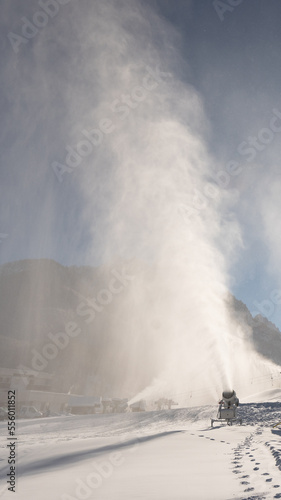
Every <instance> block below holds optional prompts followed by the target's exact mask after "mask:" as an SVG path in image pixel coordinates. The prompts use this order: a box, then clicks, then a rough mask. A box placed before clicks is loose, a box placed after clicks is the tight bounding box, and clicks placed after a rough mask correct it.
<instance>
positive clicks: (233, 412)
mask: <svg viewBox="0 0 281 500" xmlns="http://www.w3.org/2000/svg"><path fill="white" fill-rule="evenodd" d="M238 406H239V399H238V397H237V396H236V392H235V391H223V393H222V399H221V400H220V401H219V408H218V413H217V418H216V419H214V418H211V427H213V424H214V422H221V421H225V422H226V423H227V425H232V424H233V423H234V422H239V423H240V425H241V424H242V418H238V417H237V407H238Z"/></svg>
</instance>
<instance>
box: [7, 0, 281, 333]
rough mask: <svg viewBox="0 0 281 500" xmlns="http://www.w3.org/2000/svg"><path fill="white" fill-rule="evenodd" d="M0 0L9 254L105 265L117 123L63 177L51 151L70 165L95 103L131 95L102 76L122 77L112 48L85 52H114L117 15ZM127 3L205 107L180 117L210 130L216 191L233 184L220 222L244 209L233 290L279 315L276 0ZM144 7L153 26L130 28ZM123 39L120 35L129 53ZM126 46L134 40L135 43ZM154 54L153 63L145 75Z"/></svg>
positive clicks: (78, 5) (142, 31)
mask: <svg viewBox="0 0 281 500" xmlns="http://www.w3.org/2000/svg"><path fill="white" fill-rule="evenodd" d="M1 4H2V5H1V21H0V26H1V41H2V43H1V75H0V79H1V101H0V102H1V104H0V106H1V119H2V120H1V123H2V126H1V136H0V142H1V184H0V193H1V197H0V203H1V212H0V262H1V263H5V262H9V261H13V260H19V259H25V258H41V257H47V258H53V259H55V260H57V261H59V262H61V263H62V264H66V265H71V264H78V265H83V264H87V265H88V264H93V265H97V264H99V263H100V262H101V261H102V260H103V244H102V241H103V236H104V232H106V231H107V230H108V228H107V227H106V228H105V222H104V221H105V220H107V217H108V212H109V211H110V209H111V206H112V205H111V203H109V201H108V200H112V199H114V196H115V193H114V185H113V183H109V182H108V179H109V178H110V177H111V176H112V165H111V159H110V158H107V152H106V148H107V141H106V139H107V133H111V132H106V130H107V131H108V129H109V128H110V125H109V124H108V123H107V124H104V133H103V135H102V139H101V141H102V143H101V144H100V145H99V146H98V148H99V149H97V148H96V149H94V151H93V152H91V154H89V155H88V156H87V154H86V153H85V158H84V159H83V161H81V165H80V164H79V166H77V168H76V170H75V169H74V170H73V171H72V172H70V167H69V169H68V170H69V171H67V172H66V171H65V172H63V173H62V174H61V177H60V178H59V175H56V173H55V172H54V164H55V163H54V162H57V164H58V163H60V164H64V165H66V161H65V160H66V155H67V150H66V147H67V145H68V146H69V147H70V148H74V149H75V145H76V144H77V143H78V142H79V141H80V140H82V139H83V138H84V139H85V135H83V133H82V131H83V130H87V131H88V130H90V129H92V128H95V127H97V124H98V123H99V120H100V118H101V117H102V118H107V117H108V115H107V114H105V113H104V114H101V113H102V112H101V111H99V113H96V115H95V112H94V110H95V109H96V107H97V102H98V103H99V105H102V106H103V103H105V108H106V105H108V103H111V104H112V103H113V101H114V99H121V97H120V96H121V94H120V91H119V89H120V88H121V87H120V82H119V83H118V85H117V84H116V89H117V88H118V91H117V90H116V93H115V94H114V88H110V91H109V90H108V91H107V87H106V88H105V86H104V82H105V81H106V79H108V81H110V82H112V81H114V78H115V74H114V71H113V69H112V68H114V61H111V60H110V57H109V56H108V55H107V56H106V58H104V59H103V61H102V62H101V61H100V60H99V64H98V65H95V64H90V62H89V61H91V58H92V57H93V58H94V57H97V58H99V57H100V56H99V54H108V53H107V52H103V50H104V46H106V44H107V39H106V36H105V37H104V38H103V37H102V36H101V35H100V34H101V33H102V28H103V26H102V21H101V20H102V19H104V17H103V16H105V18H106V15H107V14H106V12H101V10H102V9H101V7H100V6H99V2H97V1H90V0H61V1H60V2H59V1H57V2H51V1H50V2H48V1H47V0H45V1H44V0H42V2H40V1H33V0H27V1H24V2H22V1H21V0H14V1H13V2H1ZM107 4H108V5H109V4H110V2H106V1H105V2H104V5H105V6H107ZM119 4H120V13H121V14H122V9H123V12H125V11H126V13H127V20H126V21H124V23H123V26H122V29H124V33H126V30H127V31H128V33H130V36H131V37H132V36H133V37H135V43H136V47H137V46H138V43H139V44H140V45H141V46H143V47H145V43H146V38H149V40H150V42H149V43H150V45H149V47H148V48H147V51H148V52H149V57H148V59H149V60H150V61H152V60H153V58H154V59H155V66H157V65H158V66H159V64H160V66H161V70H162V71H164V72H165V71H166V72H167V73H169V74H171V75H172V76H171V77H170V78H173V74H174V75H176V77H177V81H179V82H182V84H184V85H188V86H189V88H192V89H193V93H194V96H195V97H194V99H195V101H196V99H197V97H198V102H199V101H200V109H201V108H202V109H203V112H202V114H200V119H197V118H196V116H197V115H196V116H195V118H194V123H193V122H192V118H191V117H192V113H190V116H189V117H188V123H184V122H185V119H184V117H182V123H184V124H185V126H187V127H189V128H190V129H191V130H193V129H194V133H196V134H197V133H198V134H199V135H200V136H203V139H204V144H205V146H206V150H207V151H208V156H209V158H210V164H211V165H212V167H211V168H210V172H209V175H210V178H211V179H213V180H212V182H213V183H214V186H215V188H216V189H217V191H216V193H219V194H218V196H224V192H225V191H227V196H229V199H231V203H230V204H229V205H228V209H227V211H226V213H225V214H224V223H225V224H227V221H231V222H233V220H235V222H236V223H237V225H238V226H239V234H240V242H239V244H237V245H236V244H235V246H234V248H235V250H234V252H233V254H231V252H230V254H229V255H231V256H229V257H228V268H229V273H230V275H231V283H232V291H233V292H234V293H235V295H236V296H237V297H238V298H241V299H242V300H243V301H245V302H246V303H247V305H248V307H249V309H250V310H251V312H254V311H257V310H258V309H259V308H260V307H261V306H258V305H257V303H260V304H261V303H262V304H263V305H262V312H263V314H264V315H267V316H268V318H269V319H270V320H271V321H273V322H274V323H276V324H278V326H279V327H280V326H281V314H280V311H281V305H280V304H279V302H281V300H280V299H279V297H278V292H277V290H281V252H280V236H279V234H280V230H279V226H280V221H279V218H280V217H279V216H280V209H281V201H280V199H281V198H280V195H279V193H280V189H281V164H280V149H281V147H280V138H281V98H280V82H281V65H280V53H281V50H280V49H281V30H280V19H281V4H280V1H278V0H244V1H243V0H242V1H239V0H228V2H227V1H224V2H214V1H212V0H200V1H198V0H193V1H192V0H190V1H188V0H177V1H173V0H159V1H156V0H149V1H147V2H144V1H142V2H139V3H138V2H130V0H127V1H120V2H119V0H117V1H116V5H117V7H118V5H119ZM138 6H139V7H138ZM138 8H140V9H142V11H143V12H147V16H148V17H149V16H152V12H153V11H154V13H153V16H155V17H154V20H158V19H159V23H158V21H157V29H156V28H155V31H154V28H153V22H151V24H150V25H149V27H144V25H143V24H141V23H140V24H136V26H135V27H134V22H133V21H132V19H134V16H135V17H137V14H135V13H134V12H137V9H138ZM42 9H43V10H42ZM104 9H105V11H106V7H105V8H104ZM131 10H132V13H131V12H130V11H131ZM42 12H43V14H42ZM40 13H41V14H40ZM121 14H120V16H121ZM114 15H115V16H117V14H116V13H115V14H114ZM128 19H129V21H130V22H129V21H128ZM31 21H32V24H30V22H31ZM36 23H37V28H36V26H35V25H34V24H36ZM111 23H112V26H111V27H110V30H111V31H110V30H109V29H108V26H105V27H104V32H105V33H107V37H108V36H111V35H110V34H111V33H113V34H112V36H113V37H114V16H112V18H111ZM126 23H127V24H126ZM168 25H170V27H169V28H167V29H168V30H169V35H167V38H165V37H166V29H165V26H166V27H168ZM146 30H147V32H146ZM125 38H126V37H125V35H124V40H121V39H120V40H119V39H118V38H117V40H118V43H119V42H120V61H121V62H122V63H123V59H122V57H123V58H125V57H126V53H125V52H124V53H123V52H122V46H123V45H122V44H123V43H124V44H126V39H125ZM163 40H166V41H165V45H163ZM152 41H153V43H152ZM115 43H116V42H115ZM128 50H131V51H132V53H133V50H134V47H133V48H132V49H130V48H129V49H128ZM93 60H94V59H93ZM136 64H137V63H136ZM150 66H152V64H151V65H150ZM146 67H147V62H144V74H145V71H147V69H145V68H146ZM97 68H99V70H97ZM139 71H140V70H139V69H137V70H136V74H137V72H139ZM101 73H102V75H101ZM138 74H139V75H140V74H141V73H138ZM116 78H117V79H118V76H117V77H116ZM167 78H168V77H167ZM141 81H143V76H142V77H141ZM154 81H155V80H154ZM150 84H151V81H150ZM108 88H109V87H108ZM178 88H179V93H180V91H181V87H180V86H179V87H178ZM127 91H128V89H126V88H124V89H123V92H124V94H126V92H127ZM149 92H150V91H149ZM151 92H153V90H151ZM122 95H123V94H122ZM180 97H181V95H180V94H179V98H180ZM195 101H194V106H195V107H197V106H198V107H199V105H198V103H197V101H196V102H195ZM136 102H137V103H138V105H139V107H141V106H144V105H145V103H142V102H140V101H135V103H136ZM139 102H140V104H139ZM89 109H93V112H92V113H89ZM130 109H131V108H130ZM143 113H144V115H145V111H144V112H143ZM196 113H197V111H196ZM200 113H201V112H200ZM83 117H85V119H84V120H83ZM98 117H99V118H98ZM148 120H149V117H148ZM100 137H101V136H100ZM141 139H142V138H141V137H140V141H141ZM120 147H121V146H120ZM145 147H146V144H143V148H144V149H145ZM101 148H102V149H101ZM71 151H73V149H71ZM100 151H102V153H100ZM116 155H117V156H118V151H116ZM72 160H73V162H75V158H72ZM76 161H78V160H77V156H76ZM93 161H94V162H96V164H97V165H98V164H99V165H100V164H102V169H101V168H100V170H99V182H98V184H97V186H96V188H95V191H94V194H92V196H93V197H94V199H92V203H91V205H90V206H88V205H87V206H86V207H85V198H84V195H85V190H86V182H85V178H87V168H90V167H89V164H90V162H93ZM175 161H176V158H175ZM57 164H56V165H57ZM79 169H80V170H79ZM82 171H83V173H81V172H82ZM82 175H83V176H84V181H83V183H82V182H81V183H80V178H81V177H82ZM89 179H90V178H89ZM60 181H61V182H60ZM89 182H90V180H89ZM208 193H209V191H207V190H206V192H205V193H204V192H203V193H201V192H200V193H199V195H198V193H197V194H195V195H194V197H193V204H194V207H195V210H197V211H198V210H199V211H200V210H202V207H203V209H206V210H208V203H209V201H210V194H208ZM87 196H89V193H88V194H87ZM198 196H199V199H198ZM105 200H106V201H105ZM211 202H212V193H211ZM132 203H133V200H132ZM194 207H193V208H194ZM206 207H207V208H206ZM89 220H91V230H89ZM132 248H133V245H132ZM129 255H130V256H132V251H130V252H129ZM137 257H138V258H139V257H141V255H137ZM145 257H146V258H147V255H146V256H145ZM280 295H281V294H280ZM263 301H267V302H263ZM255 302H256V304H255Z"/></svg>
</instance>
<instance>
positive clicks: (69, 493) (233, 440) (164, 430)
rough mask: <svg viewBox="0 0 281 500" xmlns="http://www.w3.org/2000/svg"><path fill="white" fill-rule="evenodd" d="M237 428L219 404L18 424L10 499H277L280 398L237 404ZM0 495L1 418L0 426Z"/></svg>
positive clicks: (280, 487)
mask: <svg viewBox="0 0 281 500" xmlns="http://www.w3.org/2000/svg"><path fill="white" fill-rule="evenodd" d="M239 412H240V416H242V418H243V425H242V426H240V425H237V426H236V425H233V426H231V427H229V426H226V425H225V424H220V423H216V424H215V427H214V428H210V418H211V417H214V416H215V414H216V407H195V408H188V409H184V408H182V409H177V410H169V411H161V412H144V413H129V414H123V415H110V414H109V415H93V416H79V417H78V416H76V417H71V416H69V417H54V418H44V419H40V420H29V421H24V420H22V421H18V426H17V437H18V440H17V445H16V446H17V464H18V467H17V480H16V484H17V486H16V493H15V494H13V498H15V499H17V500H33V499H34V500H35V499H36V500H37V499H39V498H40V500H50V498H52V499H57V500H85V499H99V500H133V499H142V500H152V499H153V500H156V499H157V500H162V499H165V500H177V499H181V500H196V499H197V500H209V499H210V500H220V499H221V500H230V499H236V500H238V499H240V500H245V499H263V498H265V499H273V498H274V499H275V498H281V471H280V469H281V450H280V448H281V446H280V439H281V431H280V430H278V427H276V428H275V429H273V428H272V426H273V425H274V424H276V423H278V420H279V418H281V417H280V415H281V403H276V402H275V403H253V404H242V406H241V408H240V410H239ZM0 433H1V436H2V443H1V465H2V467H1V478H2V482H1V488H0V498H5V499H6V498H12V497H11V493H10V492H9V491H7V489H6V485H5V482H6V477H7V476H6V474H7V458H8V450H7V448H6V444H7V441H6V438H5V435H6V434H7V431H6V422H2V423H1V424H0Z"/></svg>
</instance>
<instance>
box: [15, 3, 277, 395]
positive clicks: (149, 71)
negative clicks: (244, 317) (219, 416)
mask: <svg viewBox="0 0 281 500" xmlns="http://www.w3.org/2000/svg"><path fill="white" fill-rule="evenodd" d="M12 29H14V30H15V28H13V27H11V28H10V30H12ZM55 30H56V31H55ZM54 33H55V35H54ZM31 46H32V50H31ZM180 47H181V40H180V37H179V35H178V33H177V32H176V31H175V30H174V28H173V27H172V26H171V25H169V24H168V23H167V22H166V21H164V20H163V19H162V18H160V16H158V15H157V14H156V12H154V11H153V10H152V9H151V8H150V7H149V6H147V5H146V4H145V3H142V2H137V1H134V0H129V1H126V0H120V1H119V0H118V1H113V0H112V1H107V2H104V3H102V2H97V1H96V2H92V1H85V2H79V3H78V2H73V1H72V2H68V3H67V5H65V6H64V7H63V8H62V7H61V10H60V12H59V14H58V15H56V17H54V19H49V22H48V26H46V28H45V29H44V30H43V31H42V32H40V33H37V34H36V37H35V36H34V39H32V42H30V52H27V51H28V47H27V44H25V43H24V46H22V47H18V48H19V51H18V53H17V61H18V62H17V64H19V65H20V64H22V75H23V80H22V88H23V89H24V93H26V95H27V96H28V97H29V102H31V104H32V107H33V109H34V116H36V113H35V111H36V110H38V111H37V112H38V113H39V114H40V116H41V119H42V116H44V119H45V121H46V128H47V129H49V130H48V135H47V136H48V144H47V145H46V148H47V150H48V152H47V153H46V154H45V156H44V161H46V160H47V161H48V168H49V170H48V175H49V174H51V175H52V182H50V181H49V177H48V175H47V174H46V172H45V171H44V173H42V174H41V170H42V168H41V167H40V166H39V167H38V163H36V161H35V160H36V157H34V156H33V158H32V162H31V163H32V165H31V167H30V169H31V170H29V172H31V173H32V177H31V178H32V187H36V186H37V182H39V181H38V179H40V182H41V180H42V177H43V179H45V178H46V177H47V178H48V182H46V184H45V194H44V199H45V206H46V210H45V212H44V214H45V215H44V221H45V222H46V224H43V225H44V231H45V229H46V228H47V235H45V238H46V241H47V242H48V245H47V246H48V248H49V252H50V253H51V250H52V243H53V240H52V231H53V229H54V227H55V225H56V224H57V221H56V220H55V218H56V215H55V211H54V208H53V205H54V203H58V199H59V202H60V204H61V205H60V206H61V207H62V211H67V210H69V209H71V213H72V224H71V228H70V229H69V228H67V227H65V226H63V222H61V224H62V226H61V227H62V228H63V231H67V229H68V231H69V232H70V234H71V242H72V241H73V240H80V241H81V246H83V245H82V243H83V241H82V240H83V238H86V237H87V241H90V251H87V255H86V259H87V263H90V262H93V263H96V262H97V261H102V262H103V263H113V262H115V261H116V260H118V261H119V262H129V269H130V273H131V274H132V275H133V276H134V280H133V281H132V283H131V284H130V287H129V288H130V289H129V291H127V293H126V296H124V297H121V296H120V298H119V299H118V303H117V302H116V304H114V314H112V328H113V329H114V331H115V332H116V333H115V337H116V342H115V343H114V345H113V346H112V352H111V356H112V357H114V350H116V349H117V350H118V351H119V352H122V353H123V355H124V358H127V359H129V360H130V362H129V363H127V365H126V370H125V371H122V370H121V368H120V369H119V373H118V377H117V383H118V384H119V386H120V393H121V392H123V394H126V395H134V394H137V395H136V398H138V397H145V398H157V397H158V396H159V397H160V396H165V397H173V398H175V399H177V400H178V401H184V400H185V394H186V393H187V392H190V391H194V394H197V395H201V396H202V397H200V398H198V399H197V401H198V403H202V402H204V401H206V397H207V398H209V399H208V401H207V402H210V400H212V401H215V398H217V397H218V395H219V394H220V392H221V391H222V390H223V389H232V388H237V387H239V386H241V384H242V381H243V384H244V387H245V386H246V382H245V381H247V380H250V378H251V375H253V373H258V374H259V373H261V370H262V371H263V370H265V371H267V367H266V366H265V364H264V362H260V361H259V360H258V358H257V357H256V356H255V355H254V354H253V351H252V349H251V345H250V337H251V333H250V332H244V331H243V327H239V326H238V325H237V324H235V321H234V319H233V318H230V316H229V312H228V308H227V306H226V300H227V293H228V290H229V285H230V278H229V269H230V267H231V265H232V264H233V261H234V259H235V252H236V251H237V250H238V249H239V247H240V246H241V234H240V228H239V224H238V223H237V220H236V218H235V216H234V215H233V210H232V207H233V203H234V202H235V200H234V196H233V194H231V192H230V191H227V190H223V189H220V187H219V186H218V184H217V183H216V182H215V180H214V179H215V172H216V171H217V165H216V161H215V159H214V158H212V156H211V155H210V154H209V152H208V150H207V148H206V138H207V137H208V134H209V127H210V124H209V123H208V118H207V116H206V114H205V112H204V105H203V102H202V99H201V97H200V95H199V94H198V92H197V91H196V89H195V88H193V87H192V86H191V85H189V84H187V83H186V82H184V81H183V77H182V75H183V74H184V73H188V68H187V66H186V62H185V61H184V60H183V59H182V57H181V56H180ZM27 54H29V55H27ZM21 57H22V58H23V59H21ZM21 61H24V62H21ZM34 61H35V62H36V63H37V64H38V67H37V70H36V71H35V73H34V74H33V75H32V79H33V80H34V81H35V82H36V83H37V86H36V87H37V92H35V93H34V94H32V99H31V97H30V95H29V92H30V90H29V87H28V77H27V73H28V68H29V66H30V64H31V63H33V62H34ZM184 70H185V71H184ZM13 71H14V68H13V67H11V68H10V72H9V75H10V77H11V78H10V79H12V75H13ZM46 93H47V94H49V96H50V101H51V102H52V107H51V109H48V106H47V105H45V106H44V107H42V106H41V97H42V96H43V95H45V94H46ZM44 102H46V101H44ZM56 106H57V108H56ZM36 124H37V120H36V119H35V120H34V123H33V124H32V127H31V128H32V134H33V135H35V134H36V133H37V127H36ZM22 125H24V124H22ZM27 130H29V134H31V131H30V129H29V128H28V127H27V128H26V131H27ZM21 138H22V140H27V139H28V133H27V132H25V133H21ZM38 156H39V158H41V160H42V156H43V155H42V151H41V150H40V151H39V152H38ZM41 163H42V161H41ZM28 187H29V189H30V193H32V189H31V188H30V186H28ZM66 192H68V201H67V202H66V201H65V199H66V197H67V195H66ZM33 196H34V195H32V199H33ZM70 197H71V200H70ZM70 207H71V208H70ZM76 208H77V211H78V212H79V217H78V216H77V215H76ZM81 214H82V215H81ZM61 217H63V216H62V215H61ZM82 224H83V227H86V228H87V231H86V233H87V236H85V232H83V231H82V229H80V227H81V226H82ZM40 234H41V235H42V234H43V231H42V229H41V231H40ZM64 245H65V242H64ZM69 248H71V244H70V245H69V247H68V249H67V246H66V245H65V253H67V251H69V252H70V253H71V250H69ZM109 352H110V346H109ZM250 353H251V354H250ZM80 361H81V362H83V360H80ZM268 370H270V367H269V368H268Z"/></svg>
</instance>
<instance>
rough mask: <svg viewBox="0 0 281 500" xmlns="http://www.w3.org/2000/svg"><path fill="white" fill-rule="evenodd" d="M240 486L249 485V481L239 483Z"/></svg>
mask: <svg viewBox="0 0 281 500" xmlns="http://www.w3.org/2000/svg"><path fill="white" fill-rule="evenodd" d="M240 484H244V485H246V484H250V483H249V481H241V483H240Z"/></svg>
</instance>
